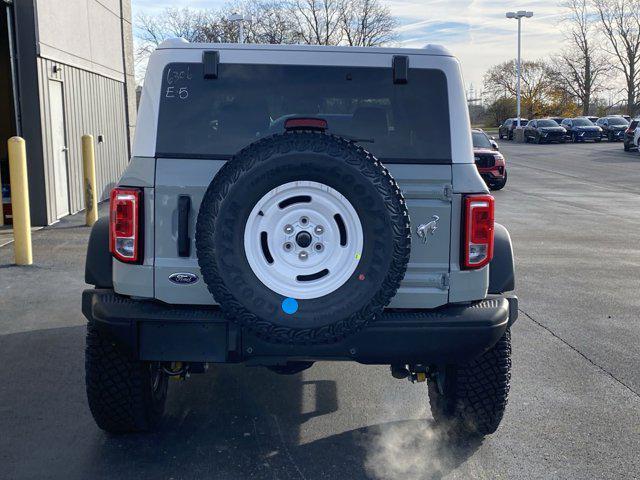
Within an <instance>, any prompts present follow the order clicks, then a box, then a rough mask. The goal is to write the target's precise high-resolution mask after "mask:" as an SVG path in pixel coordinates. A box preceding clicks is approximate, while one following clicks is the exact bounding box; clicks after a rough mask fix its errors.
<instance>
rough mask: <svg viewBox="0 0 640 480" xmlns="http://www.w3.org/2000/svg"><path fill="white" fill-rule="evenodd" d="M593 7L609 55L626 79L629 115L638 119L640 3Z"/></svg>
mask: <svg viewBox="0 0 640 480" xmlns="http://www.w3.org/2000/svg"><path fill="white" fill-rule="evenodd" d="M593 5H594V7H595V10H596V12H597V14H598V16H599V18H600V28H601V30H602V33H603V34H604V36H605V37H606V39H607V42H608V47H607V48H606V51H607V52H608V53H609V54H611V55H613V56H614V57H615V58H616V59H617V62H616V63H615V65H614V68H615V69H616V70H618V71H619V72H621V73H622V74H623V75H624V79H625V90H626V93H627V105H628V112H627V113H628V114H629V115H634V114H635V113H636V111H637V103H636V102H637V97H638V87H639V83H640V0H593Z"/></svg>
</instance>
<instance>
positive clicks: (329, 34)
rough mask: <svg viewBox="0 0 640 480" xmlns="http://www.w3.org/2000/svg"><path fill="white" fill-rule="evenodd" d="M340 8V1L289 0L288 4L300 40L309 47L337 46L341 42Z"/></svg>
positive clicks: (341, 10)
mask: <svg viewBox="0 0 640 480" xmlns="http://www.w3.org/2000/svg"><path fill="white" fill-rule="evenodd" d="M342 7H343V1H342V0H290V3H289V10H290V12H291V14H292V15H293V18H294V19H295V20H296V22H297V29H298V32H299V34H300V38H301V40H302V42H303V43H307V44H310V45H339V44H340V43H341V42H342V40H343V31H342V28H341V26H342V22H341V16H342V13H343V9H342Z"/></svg>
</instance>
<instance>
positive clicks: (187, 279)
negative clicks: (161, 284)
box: [169, 272, 198, 285]
mask: <svg viewBox="0 0 640 480" xmlns="http://www.w3.org/2000/svg"><path fill="white" fill-rule="evenodd" d="M169 280H170V281H172V282H173V283H176V284H178V285H193V284H194V283H196V282H197V281H198V276H197V275H195V274H193V273H188V272H180V273H172V274H171V275H169Z"/></svg>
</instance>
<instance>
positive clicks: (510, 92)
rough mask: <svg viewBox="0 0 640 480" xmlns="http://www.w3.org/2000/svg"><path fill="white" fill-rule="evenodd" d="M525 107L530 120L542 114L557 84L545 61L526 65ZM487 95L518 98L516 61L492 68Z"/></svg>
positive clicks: (523, 64) (522, 78) (523, 103)
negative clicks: (516, 96)
mask: <svg viewBox="0 0 640 480" xmlns="http://www.w3.org/2000/svg"><path fill="white" fill-rule="evenodd" d="M521 65H522V75H521V80H522V88H521V94H522V106H523V109H524V114H525V115H526V116H528V117H529V118H531V117H534V116H537V115H541V114H542V113H543V112H544V110H545V104H546V102H547V100H548V99H549V96H550V95H551V94H552V93H553V91H554V88H555V85H554V82H553V75H552V74H551V71H550V68H549V66H548V65H547V64H546V63H544V62H542V61H523V62H522V64H521ZM484 89H485V93H487V94H488V95H490V96H491V97H492V98H494V99H498V98H500V97H509V96H511V97H513V96H515V95H516V62H515V60H509V61H506V62H503V63H500V64H498V65H495V66H493V67H491V68H490V69H489V70H488V71H487V73H485V75H484Z"/></svg>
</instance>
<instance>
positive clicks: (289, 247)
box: [283, 242, 293, 252]
mask: <svg viewBox="0 0 640 480" xmlns="http://www.w3.org/2000/svg"><path fill="white" fill-rule="evenodd" d="M283 248H284V251H285V252H290V251H291V250H293V244H292V243H291V242H287V243H285V244H284V245H283Z"/></svg>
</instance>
